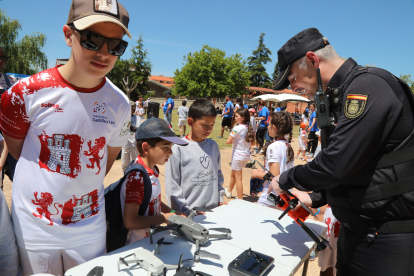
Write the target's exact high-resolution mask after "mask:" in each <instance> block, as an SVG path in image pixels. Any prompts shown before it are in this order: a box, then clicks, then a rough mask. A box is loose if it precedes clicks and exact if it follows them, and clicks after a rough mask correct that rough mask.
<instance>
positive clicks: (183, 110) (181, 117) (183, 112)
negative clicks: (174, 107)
mask: <svg viewBox="0 0 414 276" xmlns="http://www.w3.org/2000/svg"><path fill="white" fill-rule="evenodd" d="M186 105H187V101H186V100H184V101H183V102H182V106H180V107H179V108H178V111H177V113H178V126H179V127H180V137H181V138H184V136H185V129H186V126H187V117H188V108H187V107H186Z"/></svg>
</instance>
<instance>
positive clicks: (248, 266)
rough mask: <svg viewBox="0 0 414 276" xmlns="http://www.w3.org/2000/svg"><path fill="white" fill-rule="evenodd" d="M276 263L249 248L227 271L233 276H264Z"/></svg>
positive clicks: (272, 259)
mask: <svg viewBox="0 0 414 276" xmlns="http://www.w3.org/2000/svg"><path fill="white" fill-rule="evenodd" d="M274 261H275V259H274V258H272V257H270V256H267V255H264V254H262V253H259V252H256V251H253V250H252V249H251V248H249V249H248V250H246V251H244V252H243V253H241V254H240V255H239V256H238V257H237V258H236V259H234V260H233V261H232V262H231V263H230V264H229V266H228V268H227V269H228V270H229V273H230V275H231V276H262V275H264V274H265V273H266V272H267V271H268V270H269V269H270V267H271V266H272V264H273V263H274ZM183 275H184V274H183Z"/></svg>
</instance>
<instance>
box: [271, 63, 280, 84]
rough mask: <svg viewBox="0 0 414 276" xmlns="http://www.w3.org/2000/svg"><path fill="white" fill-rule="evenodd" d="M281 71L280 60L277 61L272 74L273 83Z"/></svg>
mask: <svg viewBox="0 0 414 276" xmlns="http://www.w3.org/2000/svg"><path fill="white" fill-rule="evenodd" d="M279 73H280V68H279V61H278V62H276V65H275V70H274V71H273V74H272V79H273V83H274V82H275V81H276V80H277V77H278V76H279Z"/></svg>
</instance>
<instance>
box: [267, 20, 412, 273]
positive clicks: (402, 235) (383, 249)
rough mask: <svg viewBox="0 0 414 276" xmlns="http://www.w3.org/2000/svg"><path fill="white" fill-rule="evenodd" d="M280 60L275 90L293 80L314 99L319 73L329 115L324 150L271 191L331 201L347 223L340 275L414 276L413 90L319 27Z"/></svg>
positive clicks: (291, 43) (312, 202)
mask: <svg viewBox="0 0 414 276" xmlns="http://www.w3.org/2000/svg"><path fill="white" fill-rule="evenodd" d="M278 59H279V66H280V71H281V72H280V74H279V77H278V79H277V80H276V82H275V87H274V88H273V89H275V90H282V89H284V88H286V87H287V86H288V85H289V83H290V85H291V87H292V90H293V91H295V92H298V91H305V92H306V94H307V95H308V97H313V96H314V95H315V93H316V91H317V89H318V71H320V76H321V78H320V80H321V83H320V84H321V88H323V91H324V92H322V91H321V93H324V94H322V95H329V104H330V108H329V114H328V115H329V117H330V118H329V119H330V120H327V121H328V122H329V123H328V126H325V127H324V128H323V129H322V138H323V139H322V147H323V148H324V149H323V150H322V151H321V153H320V154H319V155H318V156H317V157H316V158H315V159H314V160H313V161H312V162H310V163H308V164H306V165H303V166H296V167H295V168H293V169H291V170H289V171H286V172H284V173H283V174H281V175H279V176H276V177H275V178H274V179H273V181H272V183H271V185H272V187H273V191H274V192H276V193H283V191H286V190H288V189H290V188H297V189H298V190H300V191H313V193H305V192H296V195H297V196H298V197H299V199H300V200H301V201H302V202H304V203H305V204H307V205H308V206H312V207H314V208H317V207H320V206H323V205H325V204H327V203H328V204H329V205H330V206H331V207H332V211H333V213H334V215H335V217H336V218H337V219H338V220H339V221H340V222H342V226H341V230H340V233H339V238H338V257H337V275H340V276H344V275H347V276H348V275H414V131H413V129H414V114H413V110H414V100H413V95H412V92H411V91H410V89H409V88H408V86H407V85H406V84H405V83H403V82H402V81H401V80H399V79H398V78H396V77H395V76H393V75H392V74H390V73H389V72H387V71H385V70H382V69H379V68H364V67H361V66H359V65H358V64H357V63H356V62H355V61H354V60H353V59H351V58H349V59H348V60H346V61H344V60H342V59H341V58H340V57H339V56H338V54H337V53H336V52H335V50H334V48H333V47H332V46H331V45H330V43H329V41H328V40H327V39H326V38H325V37H323V36H322V35H321V33H320V32H319V31H318V30H317V29H315V28H311V29H307V30H304V31H302V32H300V33H298V34H297V35H295V36H294V37H292V38H291V39H290V40H288V42H286V44H285V45H283V46H282V48H280V50H279V51H278ZM320 115H321V110H318V116H320ZM320 119H321V117H318V120H320ZM271 190H272V189H269V192H270V191H271ZM325 250H330V249H329V248H327V249H325Z"/></svg>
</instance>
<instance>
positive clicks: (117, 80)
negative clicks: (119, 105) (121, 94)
mask: <svg viewBox="0 0 414 276" xmlns="http://www.w3.org/2000/svg"><path fill="white" fill-rule="evenodd" d="M125 68H126V66H125V62H124V61H122V60H121V59H119V58H118V59H117V60H116V62H115V65H114V67H112V70H111V71H110V72H109V73H108V74H106V77H107V78H108V79H110V80H111V82H112V83H113V84H115V85H116V86H117V87H118V88H120V89H121V88H122V78H123V77H124V76H125V74H126V73H127V72H126V70H125Z"/></svg>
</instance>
